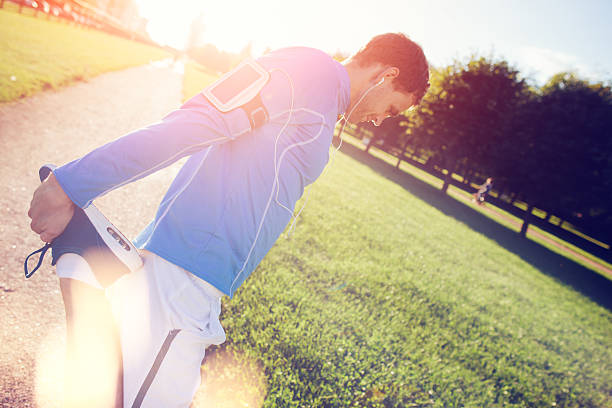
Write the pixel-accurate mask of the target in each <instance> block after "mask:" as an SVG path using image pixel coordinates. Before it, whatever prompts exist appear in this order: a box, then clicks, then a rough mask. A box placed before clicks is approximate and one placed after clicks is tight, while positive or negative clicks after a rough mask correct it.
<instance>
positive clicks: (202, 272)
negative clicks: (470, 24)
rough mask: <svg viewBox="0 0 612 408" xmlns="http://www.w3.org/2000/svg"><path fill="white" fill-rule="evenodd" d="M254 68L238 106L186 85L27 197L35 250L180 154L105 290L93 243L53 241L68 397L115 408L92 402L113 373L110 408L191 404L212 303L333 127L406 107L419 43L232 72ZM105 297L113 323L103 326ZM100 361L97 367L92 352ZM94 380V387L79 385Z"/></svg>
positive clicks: (423, 84) (284, 211)
mask: <svg viewBox="0 0 612 408" xmlns="http://www.w3.org/2000/svg"><path fill="white" fill-rule="evenodd" d="M258 70H259V72H260V73H261V72H264V73H267V74H266V75H264V77H266V76H267V77H268V79H267V80H266V81H265V83H264V84H263V85H262V87H261V88H259V89H258V90H256V92H254V93H253V94H249V96H248V97H249V98H250V99H249V100H248V101H245V102H244V105H240V106H238V107H237V108H235V109H225V108H224V107H225V106H228V105H231V101H232V100H235V99H236V98H237V97H238V96H241V95H242V96H243V95H244V94H245V93H248V92H243V93H239V94H236V95H237V96H236V98H235V97H234V96H233V95H232V89H230V88H228V87H226V88H223V89H222V90H220V91H223V92H225V91H227V95H225V94H223V95H222V94H220V101H215V100H214V98H211V97H207V96H205V95H204V94H203V93H199V94H198V95H196V96H194V97H193V98H191V99H190V100H189V101H187V102H186V103H185V104H184V105H183V106H181V107H180V109H177V110H176V111H173V112H170V113H169V114H168V115H167V116H166V117H165V118H163V119H162V120H161V121H160V122H158V123H154V124H152V125H150V126H148V127H145V128H143V129H140V130H136V131H134V132H131V133H129V134H127V135H125V136H123V137H121V138H119V139H117V140H114V141H112V142H110V143H108V144H106V145H104V146H101V147H99V148H97V149H95V150H93V151H92V152H90V153H88V154H87V155H85V156H83V157H81V158H79V159H77V160H75V161H72V162H70V163H68V164H65V165H63V166H61V167H58V168H57V169H55V170H53V172H52V173H51V175H49V176H48V177H47V178H46V180H45V181H44V182H43V183H42V184H41V185H40V187H39V188H38V189H37V190H36V191H35V192H34V196H33V199H32V203H31V206H30V211H29V213H28V215H29V216H30V217H31V218H32V223H31V228H32V230H33V231H34V232H36V233H37V234H39V235H40V238H41V240H42V241H44V242H47V243H48V242H52V241H54V239H55V238H56V237H61V236H63V232H64V230H65V229H66V226H67V225H68V224H69V222H70V220H71V219H72V218H73V214H74V215H75V217H76V214H77V213H78V211H77V212H75V208H76V207H79V208H86V207H88V206H89V205H90V204H91V203H92V201H93V200H94V199H95V198H96V197H99V196H101V195H103V194H106V193H108V192H109V191H111V190H113V189H116V188H119V187H121V186H123V185H125V184H127V183H130V182H132V181H135V180H138V179H140V178H142V177H145V176H147V175H149V174H151V173H153V172H155V171H157V170H160V169H162V168H164V167H166V166H168V165H170V164H172V163H173V162H175V161H177V160H179V159H180V158H182V157H185V156H190V157H189V159H188V160H187V161H186V163H185V164H184V165H183V167H182V168H181V170H180V171H179V173H178V174H177V176H176V178H175V179H174V181H173V182H172V184H171V186H170V188H169V190H168V192H167V193H166V195H165V197H164V198H163V200H162V202H161V204H160V205H159V208H158V211H157V214H156V216H155V219H154V220H153V221H152V222H151V223H150V224H149V226H148V227H147V228H145V230H144V231H143V232H142V233H141V234H140V236H139V237H138V238H137V239H136V240H135V245H136V246H137V247H138V248H139V249H140V253H141V255H142V257H143V258H144V265H143V266H142V267H141V268H140V269H138V270H137V271H135V272H131V273H128V274H125V275H124V276H123V277H122V278H121V279H119V280H117V281H116V283H114V284H111V285H110V286H109V290H108V291H107V293H108V295H109V297H108V298H106V297H105V292H104V290H103V289H104V288H103V286H106V283H105V282H108V281H109V280H110V281H112V279H109V278H108V277H107V276H103V275H106V272H105V271H104V270H102V269H96V266H95V265H91V264H89V263H88V259H87V249H84V248H81V247H79V245H81V244H83V243H86V242H94V243H95V242H96V237H94V238H93V239H90V238H88V237H83V236H80V235H79V234H76V236H77V238H76V239H73V241H72V243H71V244H66V245H59V248H56V247H53V246H52V249H53V251H55V252H56V255H57V254H63V255H61V256H60V257H59V259H57V260H56V261H57V262H56V265H57V266H56V272H57V275H58V276H59V277H60V287H61V291H62V296H63V300H64V304H65V308H66V318H67V326H68V338H67V342H68V347H69V360H70V361H69V362H71V364H69V365H68V367H69V373H68V374H69V380H68V382H67V401H68V402H69V404H68V405H69V406H80V407H83V406H88V407H91V406H93V405H92V404H94V403H97V404H99V405H96V406H113V404H112V403H108V402H107V403H106V404H105V403H104V402H100V401H98V400H95V399H93V398H91V395H92V393H94V392H96V390H97V389H98V388H99V387H100V382H101V381H100V380H99V379H100V378H102V379H106V380H107V382H111V383H112V382H113V381H115V380H116V383H115V385H114V389H113V390H112V392H111V394H113V395H109V396H108V397H107V398H109V400H110V401H113V400H115V397H116V403H115V405H114V406H121V404H123V406H124V407H126V408H127V407H188V406H189V405H190V403H191V400H192V398H193V396H194V394H195V392H196V390H197V388H198V386H199V385H200V381H201V379H200V365H201V362H202V359H203V358H204V354H205V349H206V347H208V346H209V345H211V344H220V343H222V342H224V341H225V332H224V330H223V328H222V327H221V324H220V322H219V314H220V305H221V303H220V301H221V297H222V296H224V295H226V296H230V297H231V296H233V295H234V294H235V293H236V290H237V289H238V288H239V287H240V285H241V284H242V283H243V282H244V281H245V279H247V277H248V276H249V275H250V274H251V273H252V272H253V270H254V269H255V267H256V266H257V265H258V264H259V262H260V261H261V260H262V258H263V257H264V256H265V255H266V253H267V252H268V251H269V250H270V248H271V247H272V245H273V244H274V243H275V241H276V240H277V238H278V237H279V236H280V234H281V233H282V232H283V230H284V229H285V227H286V226H287V224H288V223H289V222H290V221H291V220H292V218H293V210H294V207H295V203H296V202H297V201H298V200H299V198H300V197H301V196H302V194H303V192H304V187H306V186H307V185H309V184H311V183H313V182H314V181H315V180H316V179H317V178H318V177H319V176H320V175H321V173H322V171H323V168H324V167H325V166H326V164H327V162H328V160H329V148H330V145H331V142H332V136H333V132H334V128H335V126H336V122H337V121H338V120H339V119H340V118H342V119H344V121H345V124H346V123H347V122H350V123H355V124H356V123H359V122H366V121H370V122H374V123H375V124H380V123H381V122H382V121H383V120H384V119H385V118H387V117H389V116H394V115H397V114H398V113H400V112H403V111H404V110H406V109H408V108H409V107H411V106H414V105H416V104H418V103H419V101H420V100H421V99H422V97H423V95H424V94H425V92H426V91H427V88H428V86H429V69H428V64H427V61H426V59H425V56H424V54H423V51H422V49H421V48H420V47H419V46H418V45H417V44H415V43H414V42H413V41H411V40H410V39H409V38H407V37H406V36H405V35H403V34H383V35H380V36H376V37H374V38H373V39H372V40H371V41H370V42H369V43H368V44H367V45H366V46H365V47H364V48H362V49H361V50H360V51H359V52H357V53H356V54H355V55H353V56H352V57H351V58H349V59H348V60H346V61H345V62H343V63H342V64H341V63H339V62H337V61H335V60H334V59H333V58H331V57H330V56H329V55H327V54H326V53H324V52H322V51H319V50H315V49H311V48H305V47H296V48H286V49H281V50H277V51H273V52H270V53H268V54H266V55H264V56H262V57H261V58H258V59H257V60H256V61H255V64H252V66H251V68H246V69H245V71H244V72H243V74H244V77H245V78H248V77H249V76H250V75H253V76H257V75H256V74H257V71H258ZM219 83H220V84H223V82H222V81H221V82H219ZM208 89H211V88H208ZM241 89H242V88H241ZM244 89H245V90H246V89H247V88H244ZM248 89H250V88H248ZM143 92H146V90H143ZM133 199H134V200H138V199H139V197H133ZM69 229H72V228H69ZM77 229H78V227H77ZM84 229H85V227H83V230H84ZM90 230H91V228H90ZM66 231H68V230H66ZM93 234H95V231H94V232H93ZM60 241H62V240H61V239H60ZM97 241H98V244H99V241H100V240H97ZM52 245H53V243H52ZM71 252H72V253H71ZM54 257H55V256H54ZM54 261H55V260H54ZM101 283H102V284H101ZM109 299H110V302H109ZM87 302H89V303H87ZM111 305H112V307H113V309H112V310H113V311H118V313H117V316H118V323H117V324H118V327H114V326H113V325H110V324H108V322H109V321H113V320H112V316H113V314H112V313H111ZM105 322H106V323H105ZM92 325H93V327H94V330H92V329H91V326H92ZM96 328H97V330H95V329H96ZM88 332H93V334H94V335H93V336H87V335H84V333H85V334H86V333H88ZM104 340H105V341H106V343H105V342H104ZM118 341H120V349H118V351H117V352H115V353H114V355H113V353H112V352H109V350H111V351H112V350H113V347H116V345H117V343H118ZM105 344H110V345H111V347H106V346H105ZM113 345H114V346H113ZM109 354H111V355H110V356H109ZM100 355H104V356H106V357H107V358H105V359H104V361H103V362H102V363H96V362H92V361H91V360H90V359H91V357H92V356H100ZM94 361H97V360H94ZM91 373H96V374H97V375H96V376H95V377H93V378H96V381H91V380H89V381H81V382H78V381H77V380H79V379H91V378H92V377H91V375H90V374H91ZM70 404H72V405H70Z"/></svg>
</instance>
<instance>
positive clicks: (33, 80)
mask: <svg viewBox="0 0 612 408" xmlns="http://www.w3.org/2000/svg"><path fill="white" fill-rule="evenodd" d="M6 4H9V3H6ZM169 56H170V55H169V54H168V53H167V52H166V51H164V50H161V49H159V48H156V47H152V46H148V45H144V44H141V43H137V42H134V41H128V40H124V39H121V38H118V37H115V36H111V35H108V34H104V33H101V32H98V31H94V30H89V29H83V28H78V27H75V26H72V25H68V24H66V23H62V22H58V21H48V20H46V19H44V18H35V17H33V16H27V15H21V14H17V13H15V12H14V11H7V10H5V9H0V103H1V102H7V101H12V100H15V99H18V98H21V97H24V96H28V95H31V94H33V93H35V92H38V91H40V90H43V89H52V88H57V87H60V86H63V85H66V84H68V83H70V82H73V81H79V80H87V79H88V78H91V77H93V76H96V75H99V74H101V73H103V72H107V71H112V70H118V69H123V68H126V67H130V66H134V65H140V64H144V63H147V62H148V61H150V60H158V59H162V58H168V57H169Z"/></svg>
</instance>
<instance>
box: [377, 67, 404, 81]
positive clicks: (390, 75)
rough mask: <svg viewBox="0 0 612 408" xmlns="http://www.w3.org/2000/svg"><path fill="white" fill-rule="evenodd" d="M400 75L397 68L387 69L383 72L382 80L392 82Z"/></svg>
mask: <svg viewBox="0 0 612 408" xmlns="http://www.w3.org/2000/svg"><path fill="white" fill-rule="evenodd" d="M399 73H400V70H399V68H397V67H387V68H385V69H384V71H383V72H382V75H381V78H385V80H392V79H394V78H397V77H398V75H399Z"/></svg>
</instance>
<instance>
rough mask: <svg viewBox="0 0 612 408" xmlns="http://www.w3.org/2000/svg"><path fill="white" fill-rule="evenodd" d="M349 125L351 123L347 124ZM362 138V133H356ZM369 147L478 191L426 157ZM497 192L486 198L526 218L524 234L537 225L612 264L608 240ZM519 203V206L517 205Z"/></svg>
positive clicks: (375, 145)
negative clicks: (421, 157)
mask: <svg viewBox="0 0 612 408" xmlns="http://www.w3.org/2000/svg"><path fill="white" fill-rule="evenodd" d="M347 128H348V126H347ZM355 136H356V137H357V138H359V137H360V136H361V135H359V132H357V134H356V135H355ZM367 142H368V146H367V148H366V150H368V149H369V150H371V149H372V148H374V149H378V150H380V151H383V152H385V153H386V154H389V155H391V156H393V157H395V158H397V160H398V161H397V164H396V165H395V167H398V168H399V166H400V164H401V163H402V162H406V163H408V164H410V165H411V166H414V167H416V168H418V169H420V170H421V171H423V172H426V173H428V174H430V175H432V176H434V177H436V178H438V179H440V180H441V181H442V182H443V183H448V184H450V185H453V186H454V187H456V188H458V189H460V190H463V191H465V192H467V193H470V194H473V193H475V192H476V191H477V187H475V186H474V185H472V184H471V183H465V182H462V181H461V180H459V179H460V178H461V176H458V175H457V176H458V177H453V174H449V173H448V172H447V171H446V170H445V169H440V168H438V167H435V166H434V167H432V166H426V165H425V164H424V162H423V161H422V160H419V159H418V158H414V157H411V156H410V155H409V154H407V153H406V151H405V150H403V151H402V149H399V148H396V147H391V146H385V145H384V144H382V143H380V142H379V143H377V140H376V139H373V140H372V141H367ZM492 193H493V194H487V198H486V201H487V202H488V203H490V204H491V205H494V206H495V207H498V208H500V209H502V210H504V211H506V212H508V213H510V214H512V215H514V216H515V217H517V218H519V219H521V220H523V225H522V227H521V234H522V235H525V234H526V232H527V229H528V227H529V225H534V226H536V227H538V228H540V229H541V230H543V231H545V232H547V233H549V234H551V235H554V236H556V237H558V238H559V239H561V240H563V241H565V242H568V243H570V244H572V245H575V246H576V247H578V248H580V249H582V250H584V251H585V252H588V253H590V254H592V255H594V256H596V257H598V258H600V259H603V260H604V261H606V262H611V263H612V249H611V246H610V245H609V244H608V243H605V242H601V241H598V240H597V239H595V238H592V237H590V236H589V235H588V233H583V232H581V231H579V230H578V229H575V228H571V227H568V226H567V223H566V222H564V221H563V220H562V219H560V218H557V217H550V216H549V212H548V211H546V210H545V209H540V208H536V207H534V206H532V205H530V204H528V203H524V202H513V201H511V200H509V199H502V198H501V197H500V194H499V190H498V189H495V188H494V189H493V190H492ZM517 204H519V205H517ZM535 213H546V214H547V216H546V217H544V218H542V217H540V216H537V215H535ZM551 218H553V219H556V220H558V223H557V224H555V223H553V222H551Z"/></svg>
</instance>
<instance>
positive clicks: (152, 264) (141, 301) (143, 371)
mask: <svg viewBox="0 0 612 408" xmlns="http://www.w3.org/2000/svg"><path fill="white" fill-rule="evenodd" d="M142 255H143V261H144V265H143V267H142V268H141V269H139V270H138V271H136V272H132V273H130V274H128V275H125V276H123V277H122V278H120V279H119V280H118V281H117V282H115V283H114V284H113V285H111V286H110V287H109V288H107V289H106V296H107V297H108V299H109V300H110V302H111V305H112V308H113V313H114V314H115V317H116V319H117V322H118V325H119V331H120V336H121V351H122V354H123V396H124V398H123V401H124V407H126V408H128V407H189V405H190V404H191V400H192V399H193V396H194V394H195V392H196V390H197V388H198V387H199V385H200V383H201V376H200V366H201V365H202V360H203V359H204V354H205V350H206V347H208V346H210V345H211V344H221V343H223V342H224V341H225V332H224V330H223V328H222V327H221V323H220V322H219V315H220V313H221V297H222V295H223V294H222V293H221V292H220V291H219V290H217V289H216V288H214V287H213V286H211V285H210V284H208V283H207V282H205V281H203V280H201V279H199V278H198V277H196V276H195V275H193V274H191V273H189V272H187V271H186V270H184V269H182V268H180V267H178V266H176V265H174V264H172V263H170V262H168V261H166V260H165V259H163V258H161V257H159V256H158V255H156V254H154V253H151V252H148V251H142ZM64 256H65V255H63V256H62V258H63V257H64ZM76 256H78V255H76ZM62 258H60V260H61V259H62ZM60 260H58V265H57V266H58V268H57V269H58V275H60V276H61V275H64V276H61V277H70V278H73V279H78V280H81V281H85V282H86V283H87V281H89V282H91V283H95V282H92V281H91V276H89V277H87V275H88V273H87V271H85V272H80V273H70V274H67V273H66V272H65V271H60V270H59V269H60V266H61V265H60ZM83 262H85V261H84V259H83ZM85 264H86V262H85ZM79 269H85V268H79ZM67 275H68V276H67ZM92 275H93V274H92ZM94 279H95V277H94ZM91 283H90V284H91Z"/></svg>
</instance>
